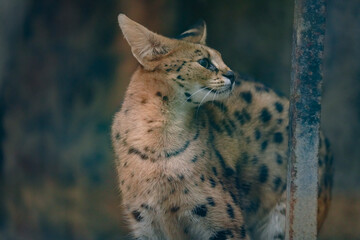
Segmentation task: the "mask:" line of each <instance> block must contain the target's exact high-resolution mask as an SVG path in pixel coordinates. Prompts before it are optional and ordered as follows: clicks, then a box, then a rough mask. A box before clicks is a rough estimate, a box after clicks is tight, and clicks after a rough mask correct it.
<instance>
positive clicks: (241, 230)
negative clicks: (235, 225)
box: [240, 225, 246, 238]
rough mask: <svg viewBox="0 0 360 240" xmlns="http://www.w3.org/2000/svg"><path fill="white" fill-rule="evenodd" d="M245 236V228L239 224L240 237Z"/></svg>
mask: <svg viewBox="0 0 360 240" xmlns="http://www.w3.org/2000/svg"><path fill="white" fill-rule="evenodd" d="M245 237H246V229H245V226H244V225H241V227H240V238H245Z"/></svg>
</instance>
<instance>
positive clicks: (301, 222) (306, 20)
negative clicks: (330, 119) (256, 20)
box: [286, 0, 326, 240]
mask: <svg viewBox="0 0 360 240" xmlns="http://www.w3.org/2000/svg"><path fill="white" fill-rule="evenodd" d="M325 14H326V7H325V0H295V11H294V35H293V52H292V73H291V89H290V113H289V114H290V122H289V127H290V128H289V133H290V137H289V147H290V148H289V149H290V152H289V165H288V178H287V211H286V239H306V240H311V239H316V237H317V192H318V147H319V127H320V110H321V103H320V100H321V85H322V77H323V73H322V62H323V51H324V35H325Z"/></svg>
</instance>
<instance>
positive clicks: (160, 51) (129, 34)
mask: <svg viewBox="0 0 360 240" xmlns="http://www.w3.org/2000/svg"><path fill="white" fill-rule="evenodd" d="M119 23H120V27H121V29H122V30H123V33H124V36H125V38H126V39H127V40H128V42H129V44H130V46H131V49H132V52H133V54H134V56H135V57H136V58H137V59H138V61H139V63H140V64H141V66H140V67H139V68H138V69H137V70H136V72H135V73H134V75H133V77H132V79H131V82H130V85H129V87H128V90H127V92H126V96H125V99H124V103H123V106H122V108H121V110H120V111H119V112H118V113H117V114H116V115H115V118H114V122H113V126H112V139H113V146H114V150H115V155H116V164H117V171H118V176H119V186H120V190H121V194H122V198H123V200H122V201H123V204H124V208H125V214H126V218H127V220H128V221H129V226H130V227H131V229H132V233H133V235H134V237H136V238H139V239H250V237H251V236H252V237H253V238H255V239H256V238H258V237H257V236H260V235H261V234H262V236H264V234H265V236H266V237H267V238H269V239H274V237H276V236H278V237H279V239H281V234H283V226H279V227H278V228H279V229H280V230H281V232H276V231H273V232H274V234H275V236H270V233H268V230H266V229H269V228H272V226H271V224H272V223H271V222H269V221H267V220H266V219H270V218H268V217H267V216H268V215H269V214H272V215H274V216H276V217H274V218H272V219H278V215H284V212H285V211H284V210H281V209H282V208H281V206H283V204H282V203H283V202H284V197H283V199H282V198H281V197H282V196H283V194H284V189H285V186H286V185H285V183H286V165H287V155H286V153H287V135H288V134H287V125H288V112H287V110H288V100H287V99H286V98H283V97H279V96H278V95H277V94H276V93H274V92H273V91H272V90H270V89H268V88H266V87H265V86H263V85H262V84H260V83H255V82H251V81H245V79H243V78H242V77H239V78H238V80H237V81H236V82H235V83H231V80H230V79H229V78H231V77H225V76H228V75H226V74H227V73H229V71H230V69H229V68H228V67H227V66H226V65H225V64H224V62H223V61H222V58H221V55H220V54H219V53H218V52H217V51H216V50H213V49H211V48H209V47H207V46H205V45H203V44H201V43H205V39H206V27H205V24H202V25H200V26H197V27H196V28H194V29H190V30H188V31H187V32H185V33H183V35H182V36H181V35H180V40H176V39H168V38H166V37H163V36H160V35H158V34H155V33H152V32H150V31H149V30H147V29H146V28H145V27H143V26H141V25H140V24H138V23H135V22H134V21H132V20H130V19H128V18H127V17H126V16H125V15H120V16H119ZM186 33H187V34H186ZM189 33H191V34H189ZM203 58H208V59H210V60H211V63H212V64H213V65H214V67H216V70H209V69H207V68H205V67H203V66H202V65H200V64H199V60H200V59H203ZM224 75H225V76H224ZM234 85H236V86H235V87H234ZM202 87H207V88H206V89H205V88H204V89H203V90H200V89H201V88H202ZM210 89H211V91H210ZM231 90H232V91H231ZM214 92H216V94H214ZM323 142H324V141H323ZM324 145H325V144H322V148H321V151H320V159H322V161H323V164H322V165H321V168H320V174H321V179H322V180H320V182H321V183H322V185H324V181H325V180H324V179H326V181H330V182H331V174H329V172H331V171H330V170H331V166H330V160H329V158H328V157H326V149H325V147H324ZM325 158H326V160H325ZM324 176H325V178H324ZM319 196H320V197H319V226H320V225H321V222H322V221H323V220H324V217H325V215H326V212H327V209H328V206H329V200H330V185H329V184H327V186H326V187H322V191H321V194H320V195H319ZM279 204H280V205H279ZM272 209H278V210H276V211H272ZM269 216H270V215H269ZM261 229H263V230H261ZM264 229H265V230H264ZM260 231H263V232H262V233H261V234H260Z"/></svg>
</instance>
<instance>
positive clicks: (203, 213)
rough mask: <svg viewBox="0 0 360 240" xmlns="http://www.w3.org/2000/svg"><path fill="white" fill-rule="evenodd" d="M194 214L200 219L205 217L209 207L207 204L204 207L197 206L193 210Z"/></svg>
mask: <svg viewBox="0 0 360 240" xmlns="http://www.w3.org/2000/svg"><path fill="white" fill-rule="evenodd" d="M192 213H193V214H196V215H198V216H200V217H205V216H206V214H207V207H206V205H205V204H203V205H197V206H196V207H195V208H194V209H193V210H192Z"/></svg>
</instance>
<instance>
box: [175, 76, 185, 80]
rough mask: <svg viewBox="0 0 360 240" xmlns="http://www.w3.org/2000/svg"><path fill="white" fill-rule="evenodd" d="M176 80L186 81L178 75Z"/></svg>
mask: <svg viewBox="0 0 360 240" xmlns="http://www.w3.org/2000/svg"><path fill="white" fill-rule="evenodd" d="M176 78H177V79H179V80H181V81H185V79H184V78H183V77H182V76H180V75H178V76H177V77H176Z"/></svg>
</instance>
